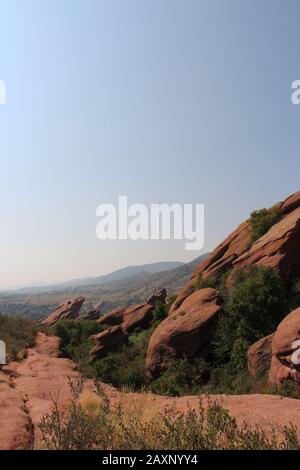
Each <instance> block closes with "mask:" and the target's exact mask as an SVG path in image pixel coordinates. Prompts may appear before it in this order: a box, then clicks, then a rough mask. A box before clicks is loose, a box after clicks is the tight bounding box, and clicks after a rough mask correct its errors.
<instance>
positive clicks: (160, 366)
mask: <svg viewBox="0 0 300 470" xmlns="http://www.w3.org/2000/svg"><path fill="white" fill-rule="evenodd" d="M220 303H221V300H220V297H219V294H218V292H217V291H216V290H215V289H211V288H207V289H201V290H198V291H195V292H193V293H192V294H191V295H189V296H188V297H187V298H186V299H185V300H184V301H183V302H182V303H181V305H180V307H178V309H177V310H175V311H173V312H172V314H171V315H169V316H168V317H167V318H166V319H165V320H163V321H162V322H161V323H160V324H159V326H158V327H157V328H156V329H155V331H154V333H153V334H152V336H151V338H150V342H149V346H148V351H147V359H146V373H147V375H148V376H149V377H156V376H157V375H158V374H159V373H160V372H162V371H163V370H164V369H166V368H167V367H168V366H169V365H170V364H171V363H172V361H173V360H174V359H175V358H177V357H182V356H183V355H186V356H187V357H190V358H193V357H195V356H196V355H201V354H202V355H206V352H207V348H208V346H209V341H210V337H211V332H212V329H213V326H214V322H215V320H216V317H217V315H218V314H219V313H220V312H221V309H222V308H221V305H220Z"/></svg>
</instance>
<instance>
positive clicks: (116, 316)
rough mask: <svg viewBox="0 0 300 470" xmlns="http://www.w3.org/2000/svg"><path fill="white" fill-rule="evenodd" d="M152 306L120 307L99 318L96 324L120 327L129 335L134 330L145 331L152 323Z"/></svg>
mask: <svg viewBox="0 0 300 470" xmlns="http://www.w3.org/2000/svg"><path fill="white" fill-rule="evenodd" d="M152 312H153V305H150V304H136V305H129V306H126V307H120V308H117V309H115V310H113V311H112V312H109V313H107V314H106V315H104V316H103V317H101V318H100V319H99V320H98V321H97V323H99V324H100V325H109V326H116V325H122V328H123V330H124V331H126V333H131V332H132V331H134V330H135V329H136V328H142V329H145V328H147V327H148V326H149V324H150V323H151V321H152V318H153V315H152Z"/></svg>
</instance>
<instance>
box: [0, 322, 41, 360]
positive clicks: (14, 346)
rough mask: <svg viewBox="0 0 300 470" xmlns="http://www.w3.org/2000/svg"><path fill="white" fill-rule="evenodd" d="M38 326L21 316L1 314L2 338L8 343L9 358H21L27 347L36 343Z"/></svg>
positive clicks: (0, 331) (0, 328) (0, 327)
mask: <svg viewBox="0 0 300 470" xmlns="http://www.w3.org/2000/svg"><path fill="white" fill-rule="evenodd" d="M36 333H37V327H36V325H35V324H34V322H32V321H30V320H25V319H23V318H19V317H11V316H6V315H0V339H1V340H2V341H4V342H5V344H6V352H7V360H21V359H23V358H24V357H25V355H26V348H28V347H31V346H33V345H34V340H35V335H36Z"/></svg>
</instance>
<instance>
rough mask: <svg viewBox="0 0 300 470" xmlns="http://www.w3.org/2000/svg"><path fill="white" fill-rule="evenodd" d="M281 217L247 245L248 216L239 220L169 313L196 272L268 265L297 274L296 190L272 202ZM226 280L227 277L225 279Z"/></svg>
mask: <svg viewBox="0 0 300 470" xmlns="http://www.w3.org/2000/svg"><path fill="white" fill-rule="evenodd" d="M276 205H277V207H278V208H279V209H280V210H281V213H282V217H281V219H280V221H279V222H277V223H276V224H275V225H273V227H271V228H270V229H269V231H268V232H267V233H266V234H265V235H263V236H262V237H261V238H259V239H258V240H257V241H256V242H255V243H254V244H253V245H252V246H251V247H250V240H251V226H250V220H246V221H245V222H243V223H242V224H240V225H239V226H238V227H237V229H236V230H234V231H233V232H232V233H231V234H230V235H229V236H228V237H227V238H226V239H225V240H224V241H223V242H222V243H220V245H218V246H217V248H216V249H215V250H214V251H213V252H212V253H211V255H210V256H209V257H208V258H206V259H205V260H204V261H203V262H202V263H200V265H199V266H198V267H197V269H196V270H195V272H194V273H193V275H192V277H191V280H190V282H189V283H188V285H187V286H185V287H184V289H182V290H181V291H180V292H179V295H178V297H177V299H176V300H175V302H174V304H173V305H172V307H171V309H170V314H172V313H173V312H174V311H175V310H176V309H177V308H178V307H179V306H180V304H181V303H182V302H183V301H184V300H185V299H186V298H187V297H188V296H189V295H190V293H191V292H192V291H193V286H194V285H195V282H196V281H197V278H198V276H199V275H201V276H202V277H203V278H207V277H213V278H216V279H218V278H220V277H221V276H222V275H223V274H224V273H225V272H228V271H229V270H232V272H233V271H234V270H239V269H248V268H249V267H250V266H270V267H272V268H275V269H277V270H278V271H279V272H280V274H281V275H282V276H284V277H288V278H296V277H300V258H299V256H298V251H299V246H300V191H299V192H297V193H295V194H292V195H291V196H290V197H288V198H287V199H286V200H285V201H283V202H280V203H278V204H276ZM228 283H230V279H229V281H228Z"/></svg>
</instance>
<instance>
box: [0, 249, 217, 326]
mask: <svg viewBox="0 0 300 470" xmlns="http://www.w3.org/2000/svg"><path fill="white" fill-rule="evenodd" d="M207 256H208V254H204V255H202V256H200V257H198V258H196V259H195V260H193V261H191V262H190V263H186V264H183V263H178V262H174V263H173V262H162V263H155V264H149V265H142V266H131V267H127V268H124V269H122V270H118V271H115V272H113V273H111V274H110V275H108V276H102V277H99V278H94V279H93V278H89V283H87V284H85V283H86V282H88V280H87V279H86V280H84V282H83V285H80V286H77V287H63V286H62V285H61V286H60V287H59V288H57V287H51V288H50V286H49V287H47V288H46V289H45V288H42V287H40V288H30V289H29V288H28V289H22V290H18V291H10V292H2V293H1V292H0V312H1V313H3V314H7V315H21V316H23V317H27V318H31V319H39V318H41V317H43V316H45V315H47V314H48V313H49V312H51V310H53V309H54V308H55V307H56V306H57V305H58V304H61V303H62V302H64V300H65V299H66V298H67V297H72V296H74V295H84V296H85V298H86V301H85V304H84V307H83V312H87V311H89V310H91V309H92V308H93V306H94V305H96V304H98V303H99V302H103V305H102V312H103V313H105V312H107V311H109V310H111V309H112V308H115V307H119V306H121V305H123V304H124V303H127V304H131V303H135V302H142V301H143V300H144V299H145V298H146V297H148V296H149V295H151V294H152V292H154V291H155V290H159V289H161V288H163V287H166V289H167V290H168V292H169V293H172V292H175V291H176V290H178V289H180V288H181V287H183V286H184V285H185V284H186V283H187V282H188V280H189V278H190V276H191V274H192V272H193V271H194V269H195V267H196V266H197V265H198V264H199V262H201V260H203V259H205V258H206V257H207ZM174 265H175V266H176V267H173V266H174ZM170 266H172V269H166V268H167V267H170ZM157 271H159V272H157ZM77 282H78V283H80V282H82V281H76V283H77Z"/></svg>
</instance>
